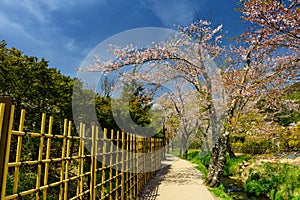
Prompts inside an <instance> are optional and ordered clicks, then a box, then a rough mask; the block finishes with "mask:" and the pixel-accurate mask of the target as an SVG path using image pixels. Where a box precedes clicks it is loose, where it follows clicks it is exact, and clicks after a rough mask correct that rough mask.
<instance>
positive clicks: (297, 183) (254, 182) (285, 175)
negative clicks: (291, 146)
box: [245, 163, 300, 200]
mask: <svg viewBox="0 0 300 200" xmlns="http://www.w3.org/2000/svg"><path fill="white" fill-rule="evenodd" d="M245 191H246V192H248V193H251V194H255V195H257V196H258V195H262V194H263V195H267V196H268V197H269V198H270V199H274V200H285V199H292V200H298V199H300V167H299V166H294V165H290V164H283V163H263V164H262V165H259V166H256V167H255V168H254V169H253V168H251V169H250V173H249V176H248V179H247V180H246V182H245Z"/></svg>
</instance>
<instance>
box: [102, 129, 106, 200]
mask: <svg viewBox="0 0 300 200" xmlns="http://www.w3.org/2000/svg"><path fill="white" fill-rule="evenodd" d="M106 139H107V129H106V128H105V129H104V132H103V151H102V191H101V198H104V196H105V163H106V142H107V141H106Z"/></svg>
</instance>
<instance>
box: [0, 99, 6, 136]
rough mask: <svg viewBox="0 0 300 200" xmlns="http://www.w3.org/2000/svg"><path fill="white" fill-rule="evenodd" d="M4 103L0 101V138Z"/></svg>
mask: <svg viewBox="0 0 300 200" xmlns="http://www.w3.org/2000/svg"><path fill="white" fill-rule="evenodd" d="M4 111H5V104H4V103H0V140H1V135H2V126H3V121H4V120H3V118H4Z"/></svg>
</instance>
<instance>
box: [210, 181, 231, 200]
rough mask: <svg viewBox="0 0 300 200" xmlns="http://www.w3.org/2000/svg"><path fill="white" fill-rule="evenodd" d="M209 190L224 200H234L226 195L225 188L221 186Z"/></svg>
mask: <svg viewBox="0 0 300 200" xmlns="http://www.w3.org/2000/svg"><path fill="white" fill-rule="evenodd" d="M209 190H210V191H211V192H212V193H213V194H214V195H215V196H216V197H219V198H221V199H224V200H232V198H231V197H230V196H229V195H228V194H226V193H225V188H224V186H223V185H222V184H221V185H220V186H219V187H216V188H209Z"/></svg>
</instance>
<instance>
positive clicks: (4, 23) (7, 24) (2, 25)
mask: <svg viewBox="0 0 300 200" xmlns="http://www.w3.org/2000/svg"><path fill="white" fill-rule="evenodd" d="M0 29H1V31H0V33H1V35H4V36H10V37H18V38H23V39H24V40H27V41H31V42H34V43H37V44H41V43H42V41H40V40H38V39H37V38H36V37H33V36H32V35H31V34H30V33H29V32H27V31H26V29H25V28H24V27H23V26H22V25H21V24H19V23H17V22H15V21H13V20H11V19H10V18H8V17H7V16H5V15H3V13H0ZM2 39H4V38H2Z"/></svg>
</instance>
